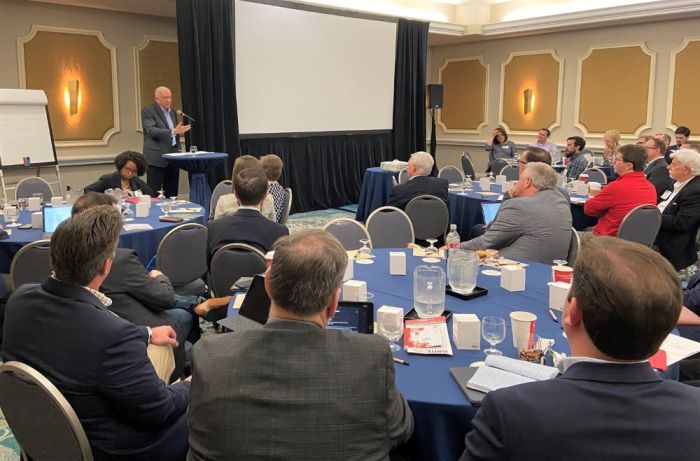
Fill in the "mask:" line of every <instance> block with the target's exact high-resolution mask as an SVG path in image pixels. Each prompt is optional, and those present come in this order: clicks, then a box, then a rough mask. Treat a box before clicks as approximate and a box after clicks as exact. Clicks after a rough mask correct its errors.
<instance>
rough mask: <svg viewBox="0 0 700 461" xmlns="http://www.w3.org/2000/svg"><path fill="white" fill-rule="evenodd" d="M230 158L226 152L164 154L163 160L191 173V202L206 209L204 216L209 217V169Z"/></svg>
mask: <svg viewBox="0 0 700 461" xmlns="http://www.w3.org/2000/svg"><path fill="white" fill-rule="evenodd" d="M227 157H228V154H227V153H225V152H199V153H196V154H189V153H175V154H164V155H163V158H164V159H166V160H168V161H169V162H173V163H174V164H175V165H177V167H178V168H180V169H181V170H185V171H187V172H188V173H190V202H192V203H196V204H198V205H201V206H203V207H204V211H205V214H204V216H209V204H210V203H211V189H210V188H209V183H208V182H207V174H206V171H207V168H209V166H211V165H213V164H214V163H217V162H220V161H221V160H223V159H225V158H227Z"/></svg>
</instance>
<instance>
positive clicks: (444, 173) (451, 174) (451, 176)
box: [438, 165, 464, 184]
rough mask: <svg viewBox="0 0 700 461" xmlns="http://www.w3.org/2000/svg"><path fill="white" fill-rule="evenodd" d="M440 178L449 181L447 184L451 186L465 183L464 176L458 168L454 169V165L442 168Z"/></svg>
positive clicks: (439, 173)
mask: <svg viewBox="0 0 700 461" xmlns="http://www.w3.org/2000/svg"><path fill="white" fill-rule="evenodd" d="M438 178H443V179H447V182H448V183H449V184H455V183H461V182H464V175H463V174H462V172H461V171H459V169H458V168H457V167H454V166H452V165H447V166H444V167H442V168H440V172H438Z"/></svg>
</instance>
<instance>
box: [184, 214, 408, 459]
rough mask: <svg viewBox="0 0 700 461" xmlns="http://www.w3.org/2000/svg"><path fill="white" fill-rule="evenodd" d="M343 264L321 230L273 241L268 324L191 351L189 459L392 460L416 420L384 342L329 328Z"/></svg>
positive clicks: (219, 337)
mask: <svg viewBox="0 0 700 461" xmlns="http://www.w3.org/2000/svg"><path fill="white" fill-rule="evenodd" d="M263 219H264V218H263ZM346 264H347V254H346V253H345V250H344V249H343V247H342V245H341V244H340V242H338V241H337V240H336V239H335V237H333V236H332V235H330V234H329V233H327V232H325V231H322V230H309V231H305V232H301V233H298V234H295V235H293V236H291V237H284V238H281V239H280V240H278V241H277V243H276V244H275V258H274V260H273V262H272V265H271V266H270V267H269V268H268V269H267V272H266V273H265V289H266V291H267V293H268V294H269V295H270V298H271V300H272V305H271V306H270V317H269V320H268V321H267V324H265V326H263V327H262V328H260V329H255V330H248V331H238V332H235V333H228V334H222V335H212V336H207V337H205V338H203V339H202V340H201V341H199V342H198V343H197V344H196V345H195V347H194V351H193V359H192V367H193V376H194V378H193V387H192V394H191V395H192V397H191V404H190V409H189V414H188V424H189V427H190V445H191V448H190V452H189V455H188V459H189V460H190V461H196V460H215V459H216V460H228V459H253V458H266V459H277V460H306V459H328V460H331V459H332V460H349V459H355V460H358V459H374V460H380V459H386V460H388V459H389V456H388V455H389V451H391V449H392V448H393V447H395V446H397V445H398V444H400V443H403V442H404V441H406V440H407V439H408V437H409V436H410V435H411V433H412V432H413V416H412V414H411V410H410V409H409V407H408V404H407V403H406V400H405V399H404V398H403V396H402V395H401V394H400V393H399V391H398V389H397V388H396V384H395V383H394V362H393V360H392V355H391V351H390V350H389V346H388V343H387V342H386V340H385V339H384V338H382V337H380V336H377V335H372V334H361V333H349V332H343V331H340V330H327V329H326V326H327V325H328V322H329V320H330V319H331V318H332V317H333V315H334V314H335V311H336V307H337V306H338V299H339V296H340V285H341V283H342V281H343V273H344V272H345V266H346Z"/></svg>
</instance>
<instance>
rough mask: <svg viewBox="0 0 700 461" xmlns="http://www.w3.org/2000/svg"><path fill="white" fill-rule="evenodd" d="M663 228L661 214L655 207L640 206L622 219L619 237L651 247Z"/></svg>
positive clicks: (618, 232)
mask: <svg viewBox="0 0 700 461" xmlns="http://www.w3.org/2000/svg"><path fill="white" fill-rule="evenodd" d="M660 227H661V212H660V211H659V209H658V208H657V207H656V206H654V205H639V206H637V207H635V208H632V210H630V212H629V213H627V214H626V215H625V217H624V218H622V222H621V223H620V228H619V229H618V231H617V236H618V237H619V238H621V239H624V240H629V241H631V242H637V243H641V244H642V245H646V246H651V244H652V243H654V240H656V234H658V232H659V228H660Z"/></svg>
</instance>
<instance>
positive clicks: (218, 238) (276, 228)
mask: <svg viewBox="0 0 700 461" xmlns="http://www.w3.org/2000/svg"><path fill="white" fill-rule="evenodd" d="M233 184H234V191H233V193H234V194H235V195H236V198H237V199H238V203H240V208H238V211H236V212H235V213H233V214H230V215H225V216H224V217H223V218H220V219H217V220H214V221H212V222H211V223H210V224H209V236H208V241H207V248H208V249H209V250H208V260H209V261H210V262H211V258H212V256H214V253H216V250H218V249H219V248H221V247H222V246H224V245H226V244H227V243H247V244H248V245H252V246H254V247H255V248H257V249H259V250H260V251H262V252H263V253H267V252H268V251H270V249H272V244H273V243H275V240H277V239H278V238H280V237H282V236H284V235H289V229H287V228H286V227H285V226H283V225H281V224H278V223H276V222H274V221H270V220H269V219H267V218H266V217H265V216H263V215H262V213H261V212H260V209H261V206H262V203H263V200H265V197H266V196H267V175H266V174H265V172H264V171H263V170H262V169H260V168H246V169H244V170H243V171H241V172H240V173H238V176H236V180H235V181H234V183H233Z"/></svg>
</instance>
